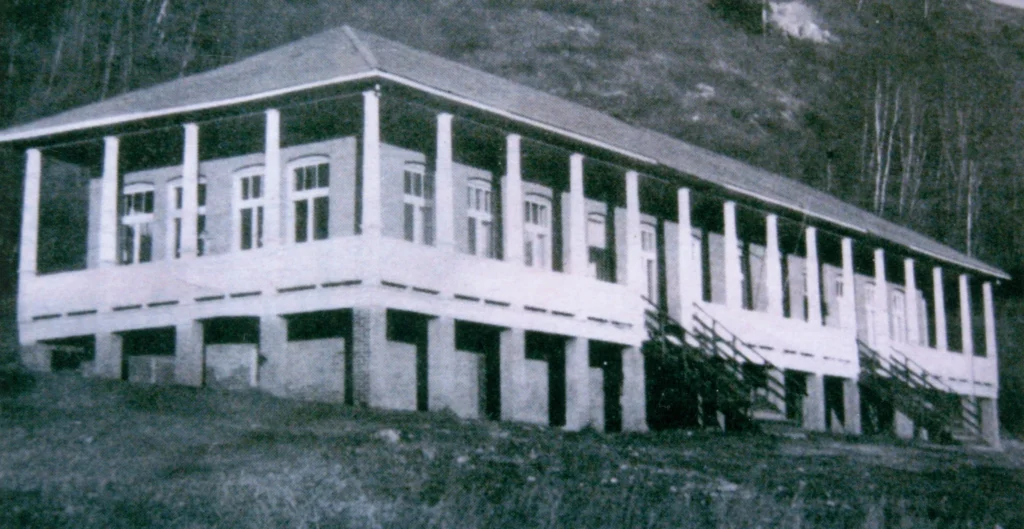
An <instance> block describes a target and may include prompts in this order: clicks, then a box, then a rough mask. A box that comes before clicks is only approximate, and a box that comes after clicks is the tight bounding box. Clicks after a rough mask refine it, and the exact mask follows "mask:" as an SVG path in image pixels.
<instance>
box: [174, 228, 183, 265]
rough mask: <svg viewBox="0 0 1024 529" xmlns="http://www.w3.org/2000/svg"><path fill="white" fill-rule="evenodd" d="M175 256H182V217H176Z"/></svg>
mask: <svg viewBox="0 0 1024 529" xmlns="http://www.w3.org/2000/svg"><path fill="white" fill-rule="evenodd" d="M174 257H181V219H174Z"/></svg>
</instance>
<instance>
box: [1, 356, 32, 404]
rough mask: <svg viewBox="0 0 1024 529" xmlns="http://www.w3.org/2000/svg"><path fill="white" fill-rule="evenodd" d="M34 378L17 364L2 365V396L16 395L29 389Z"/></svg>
mask: <svg viewBox="0 0 1024 529" xmlns="http://www.w3.org/2000/svg"><path fill="white" fill-rule="evenodd" d="M33 381H34V378H33V377H32V374H31V373H28V372H27V371H25V370H24V369H23V368H22V367H21V365H19V364H17V363H13V362H12V363H7V364H0V396H10V395H16V394H18V393H20V392H22V391H24V390H26V389H28V388H29V387H30V386H31V385H32V382H33Z"/></svg>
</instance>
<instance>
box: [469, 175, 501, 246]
mask: <svg viewBox="0 0 1024 529" xmlns="http://www.w3.org/2000/svg"><path fill="white" fill-rule="evenodd" d="M491 195H492V190H491V183H490V182H489V181H487V180H484V179H482V178H471V179H470V180H469V183H468V184H467V186H466V214H467V217H468V219H467V222H468V224H467V226H466V229H467V230H468V231H467V233H468V239H469V253H471V254H473V255H480V256H483V257H492V258H493V257H495V249H494V201H493V199H492V196H491Z"/></svg>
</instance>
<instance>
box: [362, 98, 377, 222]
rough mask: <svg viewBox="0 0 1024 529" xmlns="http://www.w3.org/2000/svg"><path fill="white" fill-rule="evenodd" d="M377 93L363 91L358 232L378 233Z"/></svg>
mask: <svg viewBox="0 0 1024 529" xmlns="http://www.w3.org/2000/svg"><path fill="white" fill-rule="evenodd" d="M380 165H381V164H380V94H379V93H378V91H377V90H376V89H374V90H367V91H365V92H363V164H362V172H363V196H362V197H361V198H362V218H361V219H360V220H361V222H360V233H361V234H363V235H367V236H369V237H371V238H376V237H380V235H381V204H380V199H381V183H380V179H381V167H380Z"/></svg>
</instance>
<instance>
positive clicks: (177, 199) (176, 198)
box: [174, 187, 184, 209]
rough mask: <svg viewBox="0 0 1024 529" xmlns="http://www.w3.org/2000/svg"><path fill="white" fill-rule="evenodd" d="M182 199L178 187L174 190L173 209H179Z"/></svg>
mask: <svg viewBox="0 0 1024 529" xmlns="http://www.w3.org/2000/svg"><path fill="white" fill-rule="evenodd" d="M183 203H184V198H183V195H182V191H181V188H180V187H176V188H174V209H181V205H182V204H183Z"/></svg>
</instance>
